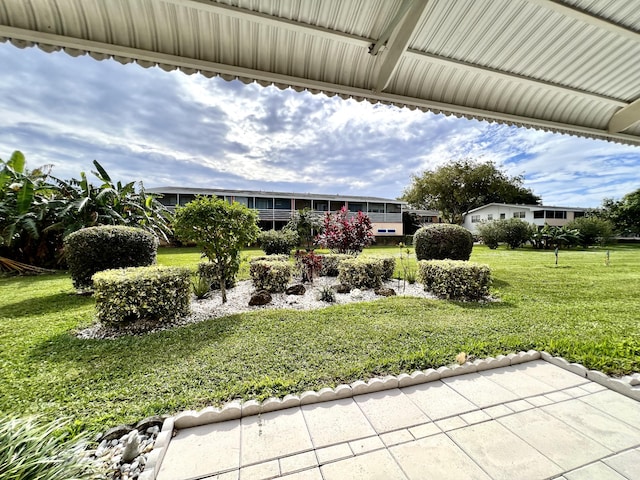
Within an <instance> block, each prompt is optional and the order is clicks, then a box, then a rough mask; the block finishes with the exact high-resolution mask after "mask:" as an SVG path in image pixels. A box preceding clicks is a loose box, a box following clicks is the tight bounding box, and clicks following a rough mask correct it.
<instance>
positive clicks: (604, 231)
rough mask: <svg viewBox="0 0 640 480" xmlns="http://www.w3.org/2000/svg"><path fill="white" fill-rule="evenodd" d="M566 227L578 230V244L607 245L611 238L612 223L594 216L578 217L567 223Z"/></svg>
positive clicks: (586, 245) (584, 245)
mask: <svg viewBox="0 0 640 480" xmlns="http://www.w3.org/2000/svg"><path fill="white" fill-rule="evenodd" d="M567 228H569V229H575V230H578V231H579V232H580V245H581V246H583V247H588V246H590V245H596V244H598V245H607V244H608V243H610V242H611V240H612V238H613V224H612V223H611V222H610V221H609V220H604V219H602V218H598V217H595V216H592V217H578V218H576V219H575V220H572V221H571V222H569V223H567Z"/></svg>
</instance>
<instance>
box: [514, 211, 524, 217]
mask: <svg viewBox="0 0 640 480" xmlns="http://www.w3.org/2000/svg"><path fill="white" fill-rule="evenodd" d="M513 218H527V212H513Z"/></svg>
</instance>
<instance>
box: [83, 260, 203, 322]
mask: <svg viewBox="0 0 640 480" xmlns="http://www.w3.org/2000/svg"><path fill="white" fill-rule="evenodd" d="M190 282H191V272H190V271H189V269H188V268H184V267H166V266H153V267H132V268H121V269H117V270H105V271H103V272H98V273H96V274H95V275H94V276H93V289H94V291H95V294H94V297H95V300H96V312H97V316H98V320H99V321H100V322H102V323H104V324H107V325H120V324H124V323H130V322H133V321H145V322H151V323H153V324H158V325H161V324H162V323H166V322H171V321H173V320H176V319H179V318H182V317H184V316H186V315H188V314H189V310H190V303H191V288H190V287H191V285H190Z"/></svg>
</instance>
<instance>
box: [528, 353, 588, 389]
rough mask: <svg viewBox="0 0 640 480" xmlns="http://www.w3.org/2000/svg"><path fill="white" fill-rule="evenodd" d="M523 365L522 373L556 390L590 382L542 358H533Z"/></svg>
mask: <svg viewBox="0 0 640 480" xmlns="http://www.w3.org/2000/svg"><path fill="white" fill-rule="evenodd" d="M523 365H524V367H525V368H523V369H522V370H521V371H522V373H524V374H525V375H529V376H531V377H533V378H535V379H536V380H539V381H541V382H543V383H546V384H547V385H550V386H552V387H553V388H554V389H556V390H563V389H565V388H571V387H577V386H578V385H584V384H587V383H589V382H590V381H589V380H587V379H586V378H585V377H581V376H580V375H576V374H575V373H572V372H569V371H567V370H565V369H563V368H560V367H557V366H555V365H552V364H551V363H548V362H546V361H544V360H535V361H533V362H527V363H526V364H523Z"/></svg>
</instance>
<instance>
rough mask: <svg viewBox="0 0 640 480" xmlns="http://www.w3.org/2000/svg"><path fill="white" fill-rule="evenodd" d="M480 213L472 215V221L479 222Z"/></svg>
mask: <svg viewBox="0 0 640 480" xmlns="http://www.w3.org/2000/svg"><path fill="white" fill-rule="evenodd" d="M479 222H480V215H471V223H479Z"/></svg>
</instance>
